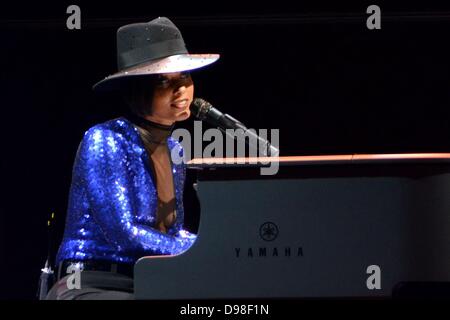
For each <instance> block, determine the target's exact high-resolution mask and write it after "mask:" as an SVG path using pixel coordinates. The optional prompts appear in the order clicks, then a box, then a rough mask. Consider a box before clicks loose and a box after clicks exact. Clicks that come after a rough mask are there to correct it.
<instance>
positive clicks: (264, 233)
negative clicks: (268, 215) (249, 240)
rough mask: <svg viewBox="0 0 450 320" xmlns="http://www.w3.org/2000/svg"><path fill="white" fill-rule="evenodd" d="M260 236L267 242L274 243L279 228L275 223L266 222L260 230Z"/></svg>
mask: <svg viewBox="0 0 450 320" xmlns="http://www.w3.org/2000/svg"><path fill="white" fill-rule="evenodd" d="M259 236H260V237H261V239H263V240H265V241H273V240H275V239H276V238H277V236H278V227H277V225H276V224H275V223H273V222H265V223H263V224H262V225H261V227H260V228H259Z"/></svg>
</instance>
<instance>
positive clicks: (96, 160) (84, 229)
mask: <svg viewBox="0 0 450 320" xmlns="http://www.w3.org/2000/svg"><path fill="white" fill-rule="evenodd" d="M167 143H168V147H169V150H171V152H172V151H173V150H175V152H177V151H178V150H179V155H180V156H182V152H183V151H182V148H181V145H180V143H179V142H178V141H176V140H175V139H173V138H172V137H171V136H169V137H168V139H167ZM175 147H177V149H174V148H175ZM185 170H186V169H185V166H184V164H183V163H181V164H176V163H174V162H173V161H172V171H173V178H174V186H175V198H176V212H177V215H176V217H177V218H176V221H175V223H174V224H173V225H172V226H171V227H170V228H169V229H168V231H167V233H161V232H159V231H158V230H156V229H154V228H153V227H152V226H153V225H154V222H155V220H156V210H157V203H158V201H157V193H156V186H155V184H154V182H153V181H154V179H153V173H152V171H151V169H150V165H149V156H148V153H147V152H146V150H145V147H144V144H143V141H142V140H141V137H140V135H139V131H138V129H137V128H136V127H135V126H134V125H133V124H132V123H131V122H130V121H129V120H128V119H126V118H124V117H120V118H117V119H113V120H109V121H106V122H104V123H101V124H98V125H96V126H94V127H92V128H90V129H89V130H88V131H86V133H85V134H84V138H83V140H82V141H81V143H80V145H79V147H78V151H77V154H76V158H75V162H74V166H73V171H72V183H71V187H70V194H69V203H68V210H67V218H66V226H65V231H64V237H63V240H62V243H61V246H60V248H59V250H58V253H57V256H56V263H57V264H58V263H59V262H61V261H62V260H76V261H84V260H104V261H109V262H124V263H134V262H135V261H136V260H137V259H139V258H140V257H142V256H148V255H164V254H178V253H181V252H183V251H185V250H187V249H188V248H189V247H190V246H191V245H192V243H193V241H195V238H196V236H195V235H194V234H192V233H189V232H187V231H185V230H183V219H184V211H183V188H184V180H185V174H186V171H185Z"/></svg>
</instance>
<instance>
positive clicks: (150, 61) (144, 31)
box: [93, 17, 220, 91]
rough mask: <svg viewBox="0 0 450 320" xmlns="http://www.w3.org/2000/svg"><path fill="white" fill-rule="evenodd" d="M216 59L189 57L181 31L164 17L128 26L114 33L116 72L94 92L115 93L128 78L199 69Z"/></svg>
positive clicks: (99, 83) (212, 56)
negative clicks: (111, 91) (112, 91)
mask: <svg viewBox="0 0 450 320" xmlns="http://www.w3.org/2000/svg"><path fill="white" fill-rule="evenodd" d="M219 57H220V56H219V55H218V54H190V53H189V52H188V50H187V49H186V45H185V43H184V40H183V37H182V36H181V32H180V30H178V28H177V27H176V26H175V24H173V22H172V21H170V20H169V19H168V18H166V17H159V18H157V19H154V20H152V21H149V22H144V23H133V24H128V25H125V26H122V27H120V28H119V29H118V30H117V67H118V72H116V73H114V74H112V75H110V76H108V77H106V78H105V79H103V80H101V81H99V82H97V83H96V84H95V85H94V86H93V89H94V90H95V91H108V90H114V89H117V88H118V87H120V84H121V83H122V81H126V80H127V79H129V78H130V77H134V78H135V77H145V76H148V75H151V74H160V73H171V72H181V71H189V70H194V69H198V68H201V67H204V66H206V65H209V64H211V63H213V62H215V61H216V60H217V59H219Z"/></svg>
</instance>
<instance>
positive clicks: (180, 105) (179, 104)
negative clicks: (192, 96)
mask: <svg viewBox="0 0 450 320" xmlns="http://www.w3.org/2000/svg"><path fill="white" fill-rule="evenodd" d="M171 106H172V107H174V108H177V109H185V108H186V107H187V106H188V99H182V100H178V101H174V102H172V104H171Z"/></svg>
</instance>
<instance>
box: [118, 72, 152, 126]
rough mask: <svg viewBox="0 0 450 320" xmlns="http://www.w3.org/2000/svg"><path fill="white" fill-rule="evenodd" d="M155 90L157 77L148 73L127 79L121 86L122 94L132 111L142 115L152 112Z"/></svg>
mask: <svg viewBox="0 0 450 320" xmlns="http://www.w3.org/2000/svg"><path fill="white" fill-rule="evenodd" d="M154 90H155V77H154V76H151V75H147V76H145V77H135V78H132V77H130V78H128V79H126V81H124V83H123V85H122V86H121V89H120V94H121V96H122V99H123V100H124V101H125V103H126V104H127V105H128V107H129V108H130V110H131V112H133V113H134V114H136V115H138V116H141V117H142V116H145V115H147V114H149V113H150V112H151V104H152V101H153V94H154Z"/></svg>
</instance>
